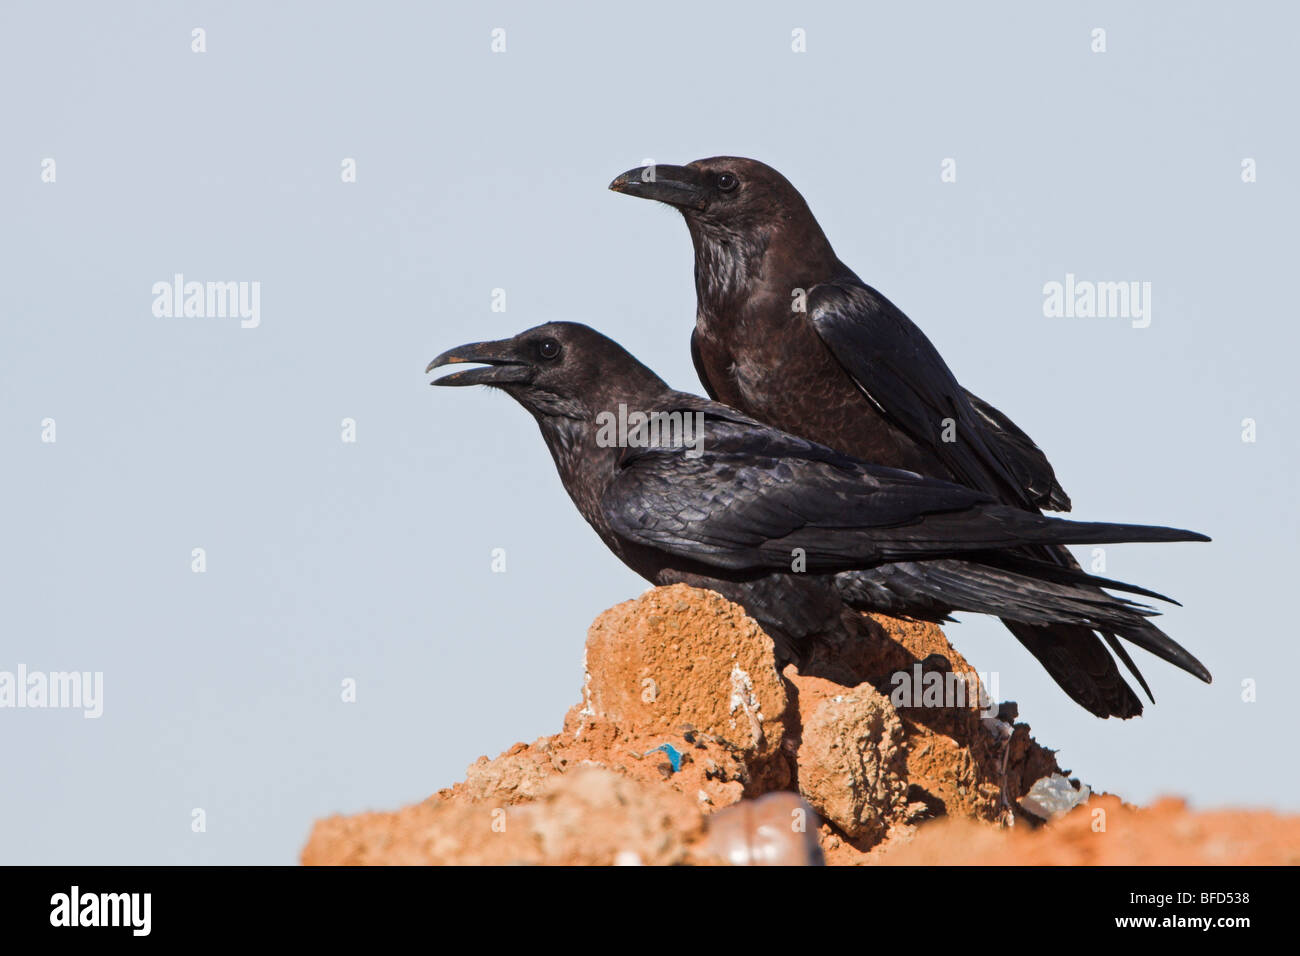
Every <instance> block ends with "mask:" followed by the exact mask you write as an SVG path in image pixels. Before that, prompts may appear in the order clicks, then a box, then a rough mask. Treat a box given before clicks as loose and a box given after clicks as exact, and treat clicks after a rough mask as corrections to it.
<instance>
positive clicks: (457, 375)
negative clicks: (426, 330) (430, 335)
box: [424, 339, 534, 385]
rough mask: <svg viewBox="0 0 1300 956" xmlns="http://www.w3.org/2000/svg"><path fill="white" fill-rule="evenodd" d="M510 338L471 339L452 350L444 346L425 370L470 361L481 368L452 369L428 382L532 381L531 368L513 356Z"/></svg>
mask: <svg viewBox="0 0 1300 956" xmlns="http://www.w3.org/2000/svg"><path fill="white" fill-rule="evenodd" d="M514 345H515V343H514V341H513V340H511V339H505V340H503V341H500V342H471V343H470V344H469V345H461V346H458V347H457V348H454V349H448V350H447V351H445V352H443V353H442V354H441V355H439V356H438V357H437V358H436V359H434V360H433V361H432V362H430V363H429V367H428V368H426V369H425V370H424V371H425V373H426V374H427V373H429V372H432V371H433V370H434V369H435V368H440V367H442V366H443V365H458V364H460V363H462V362H472V363H474V364H476V365H483V366H486V367H485V368H468V369H465V371H463V372H453V373H452V374H451V375H444V376H443V377H442V378H438V379H434V380H433V381H432V382H430V383H429V384H430V385H509V384H512V383H513V384H522V383H525V382H530V381H532V378H533V371H534V369H533V367H532V366H531V365H529V364H528V363H527V362H524V361H522V360H521V359H519V358H516V357H515V355H514V354H513V353H514Z"/></svg>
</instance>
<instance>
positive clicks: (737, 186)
mask: <svg viewBox="0 0 1300 956" xmlns="http://www.w3.org/2000/svg"><path fill="white" fill-rule="evenodd" d="M609 188H610V189H612V190H614V192H616V193H625V194H626V195H628V196H638V197H640V198H642V199H654V200H657V201H659V202H662V203H666V204H667V205H669V206H675V207H676V208H677V209H679V210H681V213H682V215H683V216H685V217H686V220H687V222H688V223H691V224H693V225H698V226H701V227H705V228H708V227H713V228H716V229H723V230H726V231H730V232H739V231H750V230H758V229H765V228H772V227H778V226H779V225H780V224H781V223H782V222H784V221H786V220H789V219H791V218H792V217H795V216H800V215H804V216H807V217H808V218H811V213H809V212H808V207H807V204H806V203H804V200H803V197H802V196H800V195H799V191H798V190H797V189H795V188H794V186H792V185H790V181H789V180H787V179H786V178H785V177H784V176H782V175H781V174H780V173H778V172H777V171H776V170H775V169H773V168H772V167H771V166H768V165H766V164H764V163H760V162H758V161H757V160H754V159H743V158H741V157H739V156H715V157H713V158H712V159H697V160H696V161H695V162H693V163H688V164H687V165H685V166H659V165H655V166H641V167H639V168H637V169H629V170H628V171H627V172H625V173H624V174H623V175H621V176H619V177H618V178H617V179H615V180H614V181H613V182H612V183H610V184H609Z"/></svg>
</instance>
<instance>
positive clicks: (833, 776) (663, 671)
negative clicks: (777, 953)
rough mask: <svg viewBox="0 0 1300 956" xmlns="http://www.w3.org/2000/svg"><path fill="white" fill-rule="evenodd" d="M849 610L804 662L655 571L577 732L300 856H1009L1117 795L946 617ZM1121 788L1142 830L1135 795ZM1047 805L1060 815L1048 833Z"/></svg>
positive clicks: (596, 661) (1117, 813)
mask: <svg viewBox="0 0 1300 956" xmlns="http://www.w3.org/2000/svg"><path fill="white" fill-rule="evenodd" d="M846 623H847V624H848V625H849V628H847V629H846V634H853V633H854V631H856V634H855V635H854V636H850V637H846V638H845V639H844V642H843V644H842V645H841V646H825V647H818V648H816V649H814V652H813V653H812V654H811V655H810V657H809V659H808V660H806V661H805V662H804V663H805V671H806V672H807V673H800V671H799V669H797V668H796V667H794V666H793V665H789V666H787V667H786V668H785V669H784V671H779V670H778V669H777V666H776V661H775V658H774V656H773V650H772V642H771V640H770V639H769V638H768V637H767V635H766V634H764V633H763V631H762V630H761V629H760V628H759V627H758V625H756V624H755V623H754V622H753V621H752V620H750V619H749V618H748V617H746V615H745V613H744V612H743V611H742V610H741V609H740V608H739V607H737V606H736V605H733V604H731V603H729V602H728V601H726V600H725V599H723V598H722V597H720V596H719V595H717V594H715V593H713V592H711V591H702V590H696V589H693V588H689V587H687V586H685V585H675V586H673V587H666V588H656V589H653V590H650V591H647V592H646V593H645V594H643V595H642V596H641V597H639V598H637V599H635V600H632V601H628V602H626V603H624V604H620V605H619V606H617V607H614V608H612V609H610V610H608V611H606V612H605V613H604V614H602V615H601V616H600V617H599V618H597V620H596V621H595V623H594V624H593V625H592V626H591V628H590V630H589V632H588V635H587V645H586V655H585V666H584V673H583V675H582V689H581V698H580V700H579V701H578V702H577V703H576V704H575V705H574V706H573V707H572V708H570V710H569V712H568V714H567V715H566V716H565V718H564V725H563V728H562V729H561V731H560V732H559V733H557V734H555V735H553V736H550V737H543V738H541V739H539V740H536V741H534V742H533V743H531V744H523V743H519V744H515V745H514V746H513V747H511V748H510V749H508V750H506V751H505V752H504V753H502V754H500V755H499V756H497V757H496V758H494V759H488V758H487V757H480V758H479V760H478V761H476V762H475V763H474V764H472V765H471V766H470V767H469V769H468V771H467V772H466V776H465V779H464V780H463V781H461V782H460V783H457V784H455V785H454V786H452V787H450V788H448V789H445V790H440V791H439V792H437V793H436V794H434V795H433V796H432V797H430V798H429V799H428V800H426V801H424V802H422V803H419V804H416V805H414V806H411V807H406V808H405V809H402V810H398V811H395V812H392V813H367V814H360V815H357V816H353V817H332V818H330V819H327V820H322V821H320V822H318V823H317V824H316V826H315V828H314V830H313V832H312V834H311V837H310V839H309V841H308V844H307V846H306V848H305V849H304V851H303V854H302V859H303V862H304V863H308V864H392V863H395V864H441V863H469V864H493V863H531V864H614V863H632V864H673V863H697V864H708V863H810V862H822V861H823V860H824V861H825V862H828V863H832V864H844V863H850V864H851V863H864V862H899V863H917V862H951V863H955V862H964V861H967V860H969V861H971V862H974V861H975V858H976V857H979V859H980V860H981V861H987V862H992V861H993V860H994V859H998V858H999V857H998V855H999V854H1002V856H1003V857H1005V858H1006V860H1007V861H1008V862H1010V861H1011V860H1012V859H1021V858H1023V855H1024V854H1031V855H1032V853H1033V852H1034V851H1031V850H1030V849H1028V848H1029V847H1031V846H1039V845H1042V844H1035V843H1033V842H1032V841H1034V840H1035V839H1039V840H1042V839H1047V838H1048V836H1049V835H1050V834H1062V833H1066V832H1070V833H1073V832H1074V831H1072V830H1068V829H1062V828H1068V827H1071V826H1074V827H1076V828H1077V826H1078V825H1079V824H1078V821H1084V822H1085V824H1086V825H1087V826H1089V827H1092V826H1093V824H1092V823H1091V821H1092V819H1093V818H1092V817H1091V816H1089V814H1090V813H1091V812H1092V811H1093V810H1096V809H1097V808H1098V807H1099V806H1100V807H1103V808H1104V807H1105V806H1109V804H1104V803H1101V802H1099V798H1097V797H1095V796H1094V797H1092V798H1091V799H1087V793H1086V791H1085V790H1083V789H1081V788H1079V787H1078V785H1077V782H1071V781H1069V780H1068V779H1067V778H1068V771H1064V772H1063V771H1061V769H1060V768H1059V767H1058V766H1057V764H1056V760H1055V757H1054V755H1053V752H1052V751H1050V750H1047V749H1045V748H1043V747H1041V746H1040V745H1039V744H1037V743H1036V742H1035V741H1034V740H1033V738H1032V737H1031V736H1030V734H1029V728H1028V727H1027V726H1025V725H1024V724H1021V723H1016V713H1015V705H1013V704H1002V705H1000V706H998V705H995V704H991V703H990V702H989V701H988V700H987V699H985V700H984V705H985V706H984V707H981V706H980V701H981V697H982V686H981V685H980V682H979V680H978V677H977V676H976V675H975V673H974V671H973V669H972V668H971V667H970V665H969V664H968V663H967V662H966V661H965V659H964V658H962V656H961V655H960V654H958V653H957V652H956V651H955V650H953V648H952V647H951V646H950V645H949V644H948V642H947V640H946V639H945V638H944V635H943V633H942V631H940V630H939V629H938V628H937V627H934V626H932V625H926V624H917V623H912V622H903V621H897V620H893V619H890V618H884V617H872V618H861V619H855V620H853V621H849V622H846ZM813 675H816V676H813ZM1039 781H1042V783H1040V784H1039V787H1038V788H1036V789H1034V792H1033V795H1032V796H1029V797H1028V799H1025V798H1026V797H1027V795H1029V794H1030V791H1031V788H1033V787H1034V784H1035V783H1036V782H1039ZM1109 799H1110V800H1112V801H1113V803H1114V806H1113V807H1112V809H1111V811H1110V813H1111V819H1112V820H1113V821H1116V824H1117V825H1118V826H1119V827H1120V829H1121V830H1123V831H1124V832H1129V831H1131V829H1132V826H1131V822H1130V821H1131V819H1136V818H1135V817H1132V814H1133V813H1135V812H1136V811H1133V810H1132V808H1123V807H1121V806H1120V805H1119V803H1118V801H1114V798H1109ZM1085 800H1086V802H1084V801H1085ZM1022 801H1023V805H1022ZM1076 803H1078V804H1081V806H1079V807H1078V808H1077V809H1074V810H1073V811H1071V812H1068V813H1066V811H1068V810H1069V809H1070V807H1071V806H1072V805H1074V804H1076ZM1026 808H1028V809H1026ZM1045 808H1046V809H1045ZM1053 808H1055V809H1053ZM1029 810H1033V811H1035V812H1036V813H1037V814H1039V815H1051V814H1052V813H1056V812H1059V813H1061V814H1062V816H1061V818H1060V819H1059V820H1057V821H1056V822H1054V823H1052V824H1050V825H1049V826H1047V827H1044V828H1042V829H1041V831H1040V833H1034V832H1031V831H1033V830H1035V829H1036V828H1038V827H1039V825H1040V823H1041V821H1040V820H1039V819H1038V817H1037V816H1035V815H1034V813H1031V812H1029ZM1104 815H1105V814H1104V813H1103V816H1104ZM1088 832H1089V833H1093V832H1095V830H1093V829H1089V830H1088ZM1111 832H1114V831H1113V829H1112V831H1111ZM932 834H933V835H932ZM941 834H946V835H941ZM1026 841H1029V842H1026ZM1294 845H1295V844H1293V846H1294ZM1063 846H1064V845H1063ZM1088 846H1089V845H1088V844H1087V842H1086V841H1085V842H1084V843H1083V844H1081V845H1080V846H1079V847H1078V848H1077V850H1071V851H1070V852H1072V853H1074V854H1075V855H1080V854H1081V855H1082V861H1085V862H1086V861H1087V860H1086V857H1087V854H1088V852H1100V851H1098V850H1097V849H1096V847H1093V849H1092V850H1091V851H1089V850H1088V849H1087V847H1088ZM972 847H974V848H978V850H977V852H976V851H973V850H972V851H970V852H967V849H966V848H972ZM1112 852H1113V850H1112ZM1133 852H1134V853H1136V852H1137V851H1133ZM1018 854H1019V855H1020V856H1017V855H1018ZM1043 855H1045V856H1050V853H1047V852H1046V851H1044V854H1043ZM1130 855H1131V854H1130ZM1125 859H1127V858H1125ZM1130 861H1131V862H1137V860H1136V859H1134V860H1130Z"/></svg>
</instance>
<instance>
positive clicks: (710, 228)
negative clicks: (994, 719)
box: [610, 156, 1210, 717]
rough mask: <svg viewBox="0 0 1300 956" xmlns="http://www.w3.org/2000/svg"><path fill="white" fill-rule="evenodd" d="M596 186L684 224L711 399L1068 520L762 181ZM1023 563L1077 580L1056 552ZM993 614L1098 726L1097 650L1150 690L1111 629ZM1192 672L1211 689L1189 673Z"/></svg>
mask: <svg viewBox="0 0 1300 956" xmlns="http://www.w3.org/2000/svg"><path fill="white" fill-rule="evenodd" d="M610 188H611V189H613V190H615V191H617V192H621V193H626V194H628V195H631V196H638V197H642V198H646V199H655V200H658V201H660V202H663V203H667V204H668V205H671V206H674V207H676V208H677V209H679V210H680V211H681V213H682V215H683V217H684V218H685V220H686V226H687V229H688V230H689V231H690V236H691V242H692V243H693V245H694V247H695V289H696V295H697V311H696V325H695V331H694V333H693V335H692V337H691V355H692V357H693V358H694V360H695V367H696V370H697V371H698V372H699V376H700V381H701V382H703V384H704V388H705V390H706V391H707V392H708V394H709V395H710V397H712V398H714V399H716V400H718V401H720V402H725V403H726V404H728V405H731V406H734V407H735V408H738V409H740V410H741V411H743V412H745V413H747V414H749V415H752V416H753V417H754V418H756V419H758V420H759V421H762V422H766V423H767V424H770V425H774V426H776V427H777V428H781V429H783V430H785V431H788V432H791V433H793V434H795V435H799V436H802V437H804V438H808V439H811V440H813V441H816V442H820V443H822V444H824V445H828V446H830V447H832V448H835V449H837V450H839V451H842V452H845V453H847V454H850V455H853V456H855V457H857V458H861V459H863V460H865V461H871V462H875V463H877V464H881V465H889V466H892V467H896V468H906V469H909V470H911V471H915V472H918V473H920V474H923V475H929V476H931V477H936V478H944V479H947V480H949V481H954V482H959V483H961V484H963V485H966V486H968V487H970V488H975V489H978V490H980V491H984V492H987V493H988V494H990V495H993V496H995V497H996V498H997V499H998V500H999V501H1001V502H1003V503H1004V504H1009V505H1015V506H1017V507H1019V508H1022V509H1025V510H1027V511H1033V512H1038V511H1039V509H1048V510H1054V511H1068V510H1070V499H1069V497H1068V496H1067V495H1066V494H1065V491H1064V489H1062V487H1061V485H1060V483H1059V482H1058V481H1057V479H1056V475H1055V473H1054V472H1053V470H1052V466H1051V465H1050V464H1049V463H1048V461H1047V457H1046V456H1045V455H1044V454H1043V452H1042V451H1041V450H1040V449H1039V448H1038V446H1037V445H1035V444H1034V442H1033V441H1032V440H1031V439H1030V438H1029V436H1028V435H1026V434H1025V433H1024V432H1023V431H1021V430H1020V429H1019V428H1017V427H1016V425H1015V424H1014V423H1013V422H1012V421H1011V420H1010V419H1009V418H1007V417H1006V416H1005V415H1003V414H1002V413H1001V412H1000V411H998V410H997V409H996V408H994V407H993V406H992V405H990V404H988V403H987V402H984V401H982V400H981V399H979V398H978V397H976V396H975V395H972V394H971V393H970V392H967V391H966V390H965V389H963V388H962V387H961V385H959V384H958V382H957V379H956V377H955V376H954V375H953V373H952V372H951V371H950V370H949V368H948V366H947V364H946V363H945V362H944V360H943V358H942V357H941V356H940V355H939V352H938V350H936V349H935V347H934V346H933V345H932V344H931V343H930V340H929V339H928V338H926V336H925V334H924V333H923V332H922V331H921V330H920V329H919V328H917V327H916V325H914V324H913V323H912V322H911V321H910V320H909V319H908V318H907V316H906V315H904V314H903V313H902V311H900V310H899V309H898V308H897V307H896V306H895V305H894V304H893V303H892V302H890V301H889V300H888V299H886V298H885V297H884V296H883V295H881V294H880V293H879V292H877V291H876V290H875V289H873V288H871V287H870V286H868V285H866V284H865V283H864V282H863V281H862V280H861V279H859V278H858V277H857V276H856V275H854V273H853V272H852V270H850V269H849V268H848V266H846V265H844V263H842V262H840V260H839V259H838V258H837V257H836V255H835V252H834V250H833V249H832V248H831V245H830V243H829V242H828V241H827V239H826V236H825V234H824V233H823V232H822V229H821V226H820V225H818V223H817V220H816V218H814V216H813V214H812V212H811V211H810V210H809V208H808V205H807V203H806V202H805V201H804V199H803V197H802V196H801V195H800V194H799V192H798V191H797V190H796V189H795V188H794V187H793V186H792V185H791V184H790V183H789V182H788V181H787V180H786V179H785V177H784V176H782V175H781V174H780V173H778V172H777V171H776V170H774V169H772V168H771V167H769V166H766V165H764V164H763V163H760V162H757V161H755V160H751V159H741V158H737V157H730V156H723V157H716V158H713V159H701V160H697V161H696V162H693V163H690V164H689V165H687V166H647V167H643V168H640V169H633V170H629V171H628V172H626V173H624V174H622V175H621V176H619V177H618V178H617V179H615V180H614V181H613V182H612V183H610ZM1029 553H1030V554H1032V556H1033V557H1035V558H1037V559H1039V560H1046V561H1052V562H1054V563H1055V564H1057V565H1058V566H1060V567H1062V568H1066V569H1070V570H1077V569H1078V565H1077V564H1076V562H1075V561H1074V559H1073V557H1072V556H1071V555H1070V554H1069V552H1068V551H1066V550H1065V549H1064V548H1060V547H1038V548H1034V549H1033V550H1032V551H1031V552H1029ZM1001 616H1002V617H1003V620H1004V621H1005V623H1006V625H1007V627H1008V628H1009V629H1010V630H1011V632H1012V633H1013V634H1015V635H1016V637H1017V638H1018V639H1019V640H1020V642H1021V643H1022V644H1024V646H1025V647H1026V648H1027V649H1028V650H1029V651H1030V653H1032V654H1033V655H1034V656H1035V657H1036V658H1038V660H1039V661H1040V662H1041V663H1042V664H1043V666H1044V668H1046V670H1047V672H1048V673H1049V674H1050V675H1051V676H1052V678H1053V679H1054V680H1055V681H1056V682H1057V683H1058V684H1059V685H1060V686H1061V687H1062V689H1064V690H1065V692H1066V693H1068V694H1069V695H1070V697H1071V698H1072V699H1074V700H1075V701H1076V702H1077V703H1079V704H1080V705H1082V706H1083V707H1085V708H1087V709H1088V710H1089V711H1091V712H1092V713H1094V714H1096V715H1097V716H1099V717H1109V716H1116V717H1133V716H1136V715H1138V714H1140V713H1141V712H1142V702H1141V700H1140V699H1139V698H1138V697H1137V695H1136V694H1135V693H1134V692H1133V690H1132V688H1131V687H1129V685H1128V683H1127V682H1126V681H1125V680H1124V678H1123V676H1122V675H1121V674H1120V672H1119V669H1118V668H1117V667H1116V665H1115V661H1114V660H1113V659H1112V658H1111V656H1110V654H1109V653H1107V651H1106V647H1105V646H1104V645H1103V644H1102V639H1103V638H1104V639H1105V641H1106V643H1107V644H1109V646H1110V648H1111V649H1112V650H1113V651H1114V652H1115V653H1116V654H1117V655H1118V656H1119V658H1120V659H1121V660H1122V661H1123V662H1124V664H1125V665H1126V666H1127V667H1128V668H1129V670H1130V671H1132V673H1133V675H1134V676H1135V677H1136V678H1137V680H1138V683H1139V684H1141V686H1142V689H1143V690H1145V691H1146V693H1147V696H1151V690H1150V688H1149V687H1148V686H1147V683H1146V681H1145V680H1144V679H1143V677H1142V675H1141V673H1140V672H1139V671H1138V669H1137V667H1136V666H1135V665H1134V663H1133V661H1132V659H1131V658H1130V657H1129V655H1128V652H1127V651H1126V650H1125V649H1124V646H1123V645H1122V644H1121V643H1120V642H1119V641H1118V640H1117V639H1116V638H1115V635H1114V633H1113V632H1111V631H1109V630H1106V629H1104V628H1098V630H1100V631H1101V638H1099V637H1098V636H1097V634H1095V633H1093V630H1092V629H1090V628H1088V627H1084V626H1079V625H1074V624H1066V623H1060V624H1054V625H1052V626H1048V627H1044V626H1031V624H1030V622H1026V621H1024V620H1022V619H1020V618H1017V617H1016V616H1015V615H1010V614H1008V615H1001ZM1152 630H1155V628H1154V627H1152ZM1123 636H1125V637H1128V636H1129V635H1123ZM1134 643H1137V644H1139V645H1142V642H1141V641H1137V640H1135V641H1134ZM1193 673H1195V674H1196V675H1197V676H1198V677H1200V678H1201V679H1203V680H1206V681H1208V680H1209V679H1210V678H1209V674H1208V672H1206V671H1205V670H1204V668H1200V669H1196V670H1193ZM1153 699H1154V698H1153Z"/></svg>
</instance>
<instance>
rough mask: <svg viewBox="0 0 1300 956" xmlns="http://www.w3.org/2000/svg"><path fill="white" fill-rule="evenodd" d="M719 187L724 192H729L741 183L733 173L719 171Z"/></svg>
mask: <svg viewBox="0 0 1300 956" xmlns="http://www.w3.org/2000/svg"><path fill="white" fill-rule="evenodd" d="M717 184H718V189H720V190H721V191H722V192H724V193H729V192H731V191H732V190H733V189H735V188H736V187H737V186H739V185H740V180H739V179H737V178H736V177H735V176H733V175H731V173H719V174H718V179H717Z"/></svg>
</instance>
